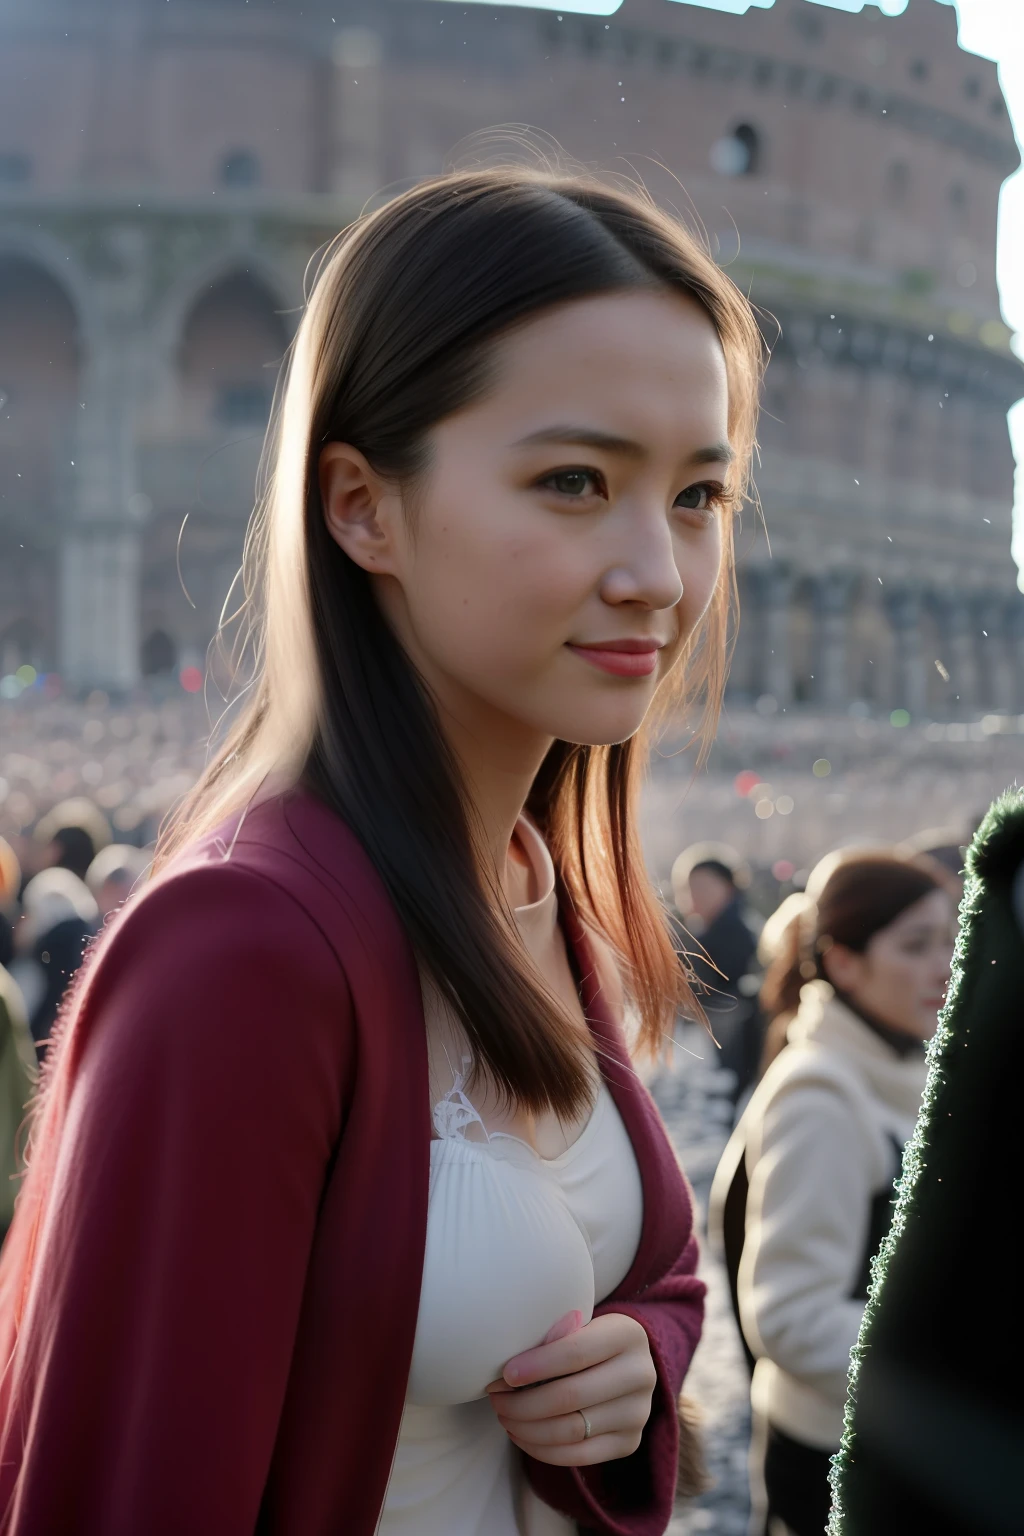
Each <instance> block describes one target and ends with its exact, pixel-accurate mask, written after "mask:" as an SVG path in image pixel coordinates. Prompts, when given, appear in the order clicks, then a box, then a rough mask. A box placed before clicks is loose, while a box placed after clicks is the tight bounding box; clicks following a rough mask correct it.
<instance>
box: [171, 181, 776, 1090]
mask: <svg viewBox="0 0 1024 1536" xmlns="http://www.w3.org/2000/svg"><path fill="white" fill-rule="evenodd" d="M651 287H661V288H664V289H668V290H672V291H675V292H678V293H681V294H685V295H687V296H689V297H690V298H692V299H694V300H696V302H697V303H698V304H700V306H701V307H702V308H703V309H704V311H705V312H706V313H707V314H708V315H709V316H710V318H711V320H712V322H713V323H714V325H715V328H716V330H717V332H718V335H719V337H720V339H721V343H722V348H723V352H724V355H725V359H726V365H727V370H728V381H729V418H730V420H729V429H730V436H731V440H732V444H733V447H734V449H735V451H736V455H737V457H736V463H735V465H734V467H733V470H732V472H731V482H730V487H729V490H730V493H731V498H732V500H733V502H734V503H738V502H739V501H740V500H741V499H742V497H743V495H744V494H745V492H746V490H747V482H748V474H749V466H750V461H751V454H752V449H753V444H754V432H755V421H756V411H757V395H758V388H759V382H760V376H761V371H762V342H761V336H760V332H759V330H758V326H757V323H756V319H755V317H754V313H753V311H752V309H751V307H750V305H749V303H748V302H747V301H746V299H745V298H744V297H743V295H742V294H741V293H740V292H739V290H738V289H737V288H736V287H735V285H734V284H733V283H732V282H731V281H730V279H729V278H728V277H726V276H725V275H724V274H723V273H722V272H721V271H719V269H718V268H717V267H716V265H715V263H714V262H713V261H712V259H711V258H710V256H709V255H708V254H707V253H706V252H705V251H704V250H703V249H702V248H701V247H700V246H699V245H698V243H697V242H696V240H695V239H694V238H693V237H692V236H691V235H690V234H689V233H688V232H687V231H686V230H685V229H683V228H682V227H681V226H680V225H679V224H678V223H677V222H675V221H674V220H673V219H671V218H670V217H669V216H668V215H666V214H664V213H662V212H660V211H659V210H658V209H657V208H656V207H655V206H654V205H653V203H652V202H651V201H650V200H649V199H647V198H646V197H645V196H644V195H643V194H641V193H640V192H638V191H636V190H635V189H633V190H630V189H628V188H624V187H612V186H609V185H606V184H604V183H603V182H601V181H598V180H597V179H595V178H593V177H590V176H588V175H576V174H572V175H568V174H564V173H558V172H550V171H545V172H542V171H538V170H534V169H528V170H526V169H522V168H518V167H517V168H494V169H476V170H469V171H461V172H454V173H451V174H448V175H444V176H441V177H437V178H434V179H431V180H429V181H425V182H422V183H420V184H419V185H418V186H416V187H415V188H413V189H412V190H411V191H408V192H406V193H404V194H403V195H402V196H400V197H397V198H395V199H394V200H393V201H392V202H389V203H387V204H386V205H385V206H383V207H382V208H380V209H378V210H377V211H375V212H372V213H370V214H369V215H367V216H365V217H364V218H362V219H360V220H359V221H358V222H357V223H356V224H354V225H353V226H352V227H351V228H350V229H348V230H347V231H345V233H344V234H343V235H342V236H341V237H339V240H338V241H337V242H336V244H335V246H334V248H333V249H332V250H331V251H330V252H329V254H328V256H327V258H326V260H325V261H324V262H323V264H322V266H321V269H320V272H319V276H318V278H317V280H316V282H315V285H314V287H313V291H312V294H311V296H310V298H309V302H308V304H307V306H306V310H305V313H304V316H303V319H302V322H301V324H300V327H299V331H298V334H297V337H296V340H295V342H294V345H293V348H292V351H291V355H290V358H289V360H288V362H287V364H286V368H285V371H284V374H283V376H282V381H281V384H280V387H279V392H278V404H277V408H276V413H275V420H274V423H273V424H272V428H271V432H270V435H269V437H268V445H267V451H266V459H265V464H266V487H265V494H264V496H263V498H262V501H261V505H260V506H259V508H258V511H257V514H256V518H255V521H254V525H253V528H252V530H251V533H250V538H249V540H248V545H247V552H246V563H245V568H244V569H245V578H244V579H245V592H246V605H247V613H248V621H249V631H250V638H251V640H252V642H253V654H254V655H255V658H256V669H255V675H254V678H253V680H252V682H251V686H250V691H249V696H248V697H249V701H248V703H247V705H246V707H245V709H244V712H243V713H242V714H241V716H240V717H239V718H238V719H237V722H236V724H235V726H234V728H233V730H232V731H231V732H230V734H229V736H228V737H227V739H226V741H225V743H224V745H223V747H222V749H221V750H220V751H219V752H218V754H217V755H216V757H215V758H214V759H213V761H212V762H211V764H210V766H209V767H208V768H207V770H206V772H205V773H204V774H203V776H202V778H201V779H200V781H199V783H198V784H197V786H196V788H195V790H194V791H193V793H192V794H191V796H190V797H189V798H188V800H187V801H186V803H185V805H184V807H183V808H182V810H181V811H180V813H179V814H178V816H177V817H176V819H175V821H174V823H173V824H172V826H171V828H170V829H169V831H168V833H167V835H166V836H165V838H164V839H163V842H162V845H161V847H160V850H159V852H158V864H159V863H163V862H165V861H166V860H167V858H168V857H169V856H170V855H171V854H172V853H173V852H174V851H176V850H177V849H179V848H181V847H183V846H184V845H186V844H188V843H191V842H193V841H194V840H195V839H196V838H197V837H199V836H201V835H203V834H204V833H206V832H208V831H209V830H210V829H212V828H213V827H214V826H216V825H218V824H220V823H222V822H224V820H225V819H226V818H228V817H230V816H232V815H234V814H236V813H239V812H242V811H244V807H245V806H246V805H247V804H249V803H250V802H251V800H252V798H253V797H254V795H255V794H257V793H258V792H259V790H260V788H261V786H263V785H265V784H275V785H280V784H282V783H284V784H296V783H304V784H305V785H306V786H307V787H309V788H310V789H312V790H313V792H314V793H315V794H317V795H318V796H319V797H320V798H321V799H322V800H324V801H325V802H326V803H327V804H328V805H330V806H331V807H333V808H334V809H335V810H336V811H337V812H338V814H339V815H340V816H342V817H343V818H344V819H345V821H346V822H347V823H348V825H349V826H350V827H351V828H352V830H353V831H354V832H355V834H356V835H357V836H358V837H359V839H360V840H361V842H362V843H363V845H364V847H365V848H366V851H367V853H368V854H369V856H370V858H371V860H372V862H373V864H374V866H375V867H376V869H377V871H378V873H379V874H380V876H381V879H382V880H383V882H384V884H385V886H386V887H387V890H388V893H389V895H390V897H391V899H392V901H393V902H394V904H395V907H396V909H397V910H398V913H399V915H400V917H401V919H402V921H403V923H404V925H405V928H406V931H407V932H408V934H409V937H410V939H411V941H412V943H413V945H414V947H415V949H416V952H417V954H418V956H419V958H420V961H421V963H422V964H423V965H424V966H425V968H426V970H427V971H428V972H429V973H430V975H431V977H432V979H433V980H434V981H435V983H436V984H437V986H438V987H439V988H440V990H441V992H442V994H443V996H444V997H445V999H446V1001H447V1003H448V1004H449V1006H450V1007H451V1008H452V1009H453V1011H454V1013H455V1014H456V1016H457V1017H458V1018H459V1020H460V1021H461V1023H462V1025H463V1026H464V1028H465V1030H466V1033H467V1035H468V1037H469V1040H470V1042H471V1045H472V1047H473V1051H474V1055H475V1058H476V1061H477V1064H478V1066H479V1067H480V1068H481V1069H483V1070H485V1071H486V1072H487V1073H488V1074H489V1076H490V1077H491V1078H492V1079H493V1081H494V1083H495V1084H496V1085H497V1086H498V1087H499V1089H500V1090H502V1091H503V1092H505V1093H506V1094H508V1095H509V1096H511V1097H513V1098H515V1099H517V1100H519V1101H521V1102H522V1103H523V1104H525V1105H527V1106H530V1107H533V1108H541V1107H543V1106H545V1105H550V1106H552V1107H553V1108H555V1109H556V1110H558V1111H566V1112H568V1111H572V1110H573V1109H575V1108H577V1107H578V1106H579V1105H580V1104H581V1102H582V1101H583V1098H584V1095H585V1093H586V1076H585V1073H584V1070H583V1062H582V1059H581V1056H580V1052H579V1046H578V1041H577V1037H576V1035H575V1034H574V1032H573V1031H572V1030H571V1029H570V1028H569V1023H568V1021H567V1020H564V1019H560V1018H559V1017H557V1016H553V1014H554V1010H553V1002H552V999H551V997H550V996H549V995H548V994H547V993H546V991H545V990H544V989H543V987H542V986H541V985H540V983H539V982H538V980H537V979H536V978H535V976H533V975H532V974H531V972H530V969H529V968H528V967H527V965H526V964H525V962H524V958H523V956H522V955H521V953H520V952H519V950H518V948H517V946H516V943H515V941H514V938H513V935H512V932H511V930H510V927H509V925H508V923H507V921H505V919H504V918H503V917H502V916H501V915H500V914H499V913H497V912H496V910H495V907H494V905H493V903H492V902H491V901H490V900H488V897H487V893H486V890H485V885H484V881H483V880H482V877H481V871H480V865H479V860H478V858H477V856H476V853H475V850H474V843H473V837H472V820H471V813H470V811H469V808H468V806H467V796H466V793H465V789H464V786H463V783H462V780H461V776H460V772H459V767H458V764H457V763H456V761H455V760H454V758H453V756H452V754H451V752H450V750H449V748H448V746H447V744H446V742H445V738H444V736H443V733H442V731H441V728H440V726H439V723H438V719H437V715H436V712H435V709H434V705H433V703H432V700H431V698H430V697H429V695H428V693H427V691H426V689H425V688H424V686H423V684H422V682H421V680H420V678H419V677H418V676H417V674H416V672H415V670H414V669H413V667H412V666H411V665H410V663H409V661H408V658H407V657H406V655H405V653H404V652H403V650H402V648H401V646H400V645H399V643H398V641H397V639H396V638H395V636H394V635H393V634H392V632H391V630H390V629H389V627H388V625H387V623H386V622H385V620H384V618H383V616H382V614H381V612H380V610H379V609H378V607H377V604H376V602H375V600H374V597H373V593H372V590H371V586H370V583H369V580H368V578H367V576H366V574H365V572H364V571H362V570H361V569H360V568H359V567H358V566H357V565H356V564H355V563H354V562H353V561H351V560H350V559H349V558H348V557H347V556H346V555H345V554H344V553H343V552H342V551H341V550H340V549H339V547H338V546H337V545H336V544H335V543H334V541H333V540H332V539H331V538H330V536H329V534H328V532H327V529H326V527H325V523H324V516H323V507H322V503H321V497H320V492H319V486H318V480H317V464H318V457H319V452H320V448H321V446H322V445H323V444H324V443H325V442H327V441H329V440H331V439H334V440H341V441H345V442H348V443H351V444H353V445H354V446H355V447H357V448H359V449H360V450H361V452H362V453H364V454H365V456H366V458H367V459H368V460H369V462H370V463H371V464H372V465H373V467H374V469H375V470H376V471H377V472H378V473H379V474H380V475H381V476H383V477H384V478H386V479H389V480H392V481H394V482H395V483H397V484H399V485H400V486H402V487H403V488H409V489H410V490H413V489H414V487H415V480H416V477H417V475H418V474H419V473H420V472H421V471H422V470H423V469H424V468H425V466H426V465H427V463H428V461H429V447H430V444H429V434H430V430H431V428H432V427H434V426H435V425H436V424H437V423H438V422H439V421H441V420H442V419H444V418H445V417H447V416H449V415H451V414H452V413H453V412H455V411H458V410H460V409H462V408H463V407H464V406H466V405H467V404H469V403H470V402H471V401H473V400H474V399H475V398H476V397H478V396H479V395H480V394H481V393H482V392H484V391H485V390H486V389H487V387H488V382H489V378H490V373H491V368H490V364H491V358H492V353H493V349H494V346H495V343H496V341H497V340H498V339H499V338H500V337H501V336H502V334H503V333H506V332H507V331H508V330H509V328H510V327H512V326H514V325H517V324H520V323H522V322H523V321H525V320H527V319H529V318H531V317H532V316H535V315H537V314H538V313H539V312H541V311H543V310H545V309H548V308H550V307H552V306H554V305H557V304H562V303H566V302H569V301H572V300H578V299H582V298H585V297H589V296H592V295H596V294H601V293H610V292H615V291H621V290H629V289H641V288H651ZM731 535H732V529H731V521H730V522H729V525H728V528H727V535H726V538H725V541H724V542H725V548H726V555H725V558H724V560H723V565H722V570H721V574H720V579H719V582H718V586H717V590H716V592H715V594H714V598H713V600H712V603H711V605H710V608H709V610H708V613H707V614H706V616H705V619H704V621H703V624H702V626H701V629H700V632H699V633H698V634H696V635H695V636H693V637H692V639H691V641H690V644H689V646H688V648H687V651H686V655H685V657H684V659H683V664H682V665H681V666H680V667H679V668H678V669H677V678H676V682H675V685H674V686H675V687H676V691H677V694H679V693H682V694H683V695H684V696H685V697H686V699H687V700H688V701H689V703H690V704H691V706H692V705H693V704H697V706H698V707H699V709H700V710H701V712H702V729H703V732H704V735H705V738H706V737H707V736H708V735H710V733H711V732H712V731H713V728H714V724H715V721H716V718H717V713H718V709H719V705H720V701H721V694H722V688H723V684H724V675H725V667H726V658H727V649H728V626H729V614H730V607H731V601H732V598H733V596H734V574H733V556H732V536H731ZM644 761H645V753H644V751H643V750H642V746H641V743H640V742H639V741H637V740H635V739H634V740H631V741H627V742H624V743H623V744H621V745H618V746H612V747H587V746H578V745H576V744H574V743H571V742H562V741H559V742H556V743H555V745H554V746H553V747H552V749H551V751H550V753H549V755H548V758H547V761H546V762H545V763H544V765H543V768H542V769H541V772H540V773H539V775H538V777H537V781H536V783H535V784H534V786H533V792H532V794H531V796H530V802H529V809H530V811H531V813H532V814H533V816H534V817H535V818H536V820H537V822H538V824H539V825H540V827H541V830H542V831H543V833H544V834H545V836H546V837H547V839H548V841H549V844H550V846H551V849H552V853H553V856H554V858H555V861H556V866H557V868H558V871H559V875H560V878H561V881H562V883H563V886H564V889H565V892H566V894H567V897H568V899H569V900H570V901H571V902H572V903H574V905H575V906H576V908H577V910H578V911H579V913H580V915H581V916H582V917H583V918H584V920H586V921H588V922H591V923H593V924H594V925H595V926H597V927H598V928H599V929H600V930H601V932H602V933H603V934H604V935H605V936H606V937H607V939H608V940H609V941H610V943H611V944H612V946H613V948H614V949H615V951H616V952H617V955H618V956H619V958H620V960H621V962H622V964H623V969H624V973H625V983H626V988H627V993H628V995H629V997H630V999H631V1001H632V1003H633V1006H634V1008H635V1011H636V1013H637V1014H638V1016H639V1020H640V1026H641V1027H640V1035H641V1038H642V1040H643V1041H645V1042H646V1043H647V1044H649V1045H654V1044H656V1043H658V1042H659V1041H660V1039H661V1036H662V1034H663V1031H664V1028H665V1024H666V1021H667V1019H668V1018H669V1017H670V1010H671V1009H672V1008H673V1007H674V1006H675V1004H676V1003H677V1002H678V1001H680V1000H681V999H682V997H683V996H685V994H686V991H687V989H686V983H685V980H684V978H683V973H682V970H681V967H680V965H679V963H678V961H677V958H676V956H675V954H674V952H673V949H672V945H671V942H670V939H669V937H668V934H667V931H666V927H665V924H664V921H663V917H662V913H661V910H660V908H659V906H658V903H657V901H656V899H655V896H654V893H653V891H652V889H651V886H650V883H649V881H648V878H647V875H646V873H645V870H644V864H643V859H642V855H641V850H640V846H639V842H638V838H637V834H636V829H635V815H634V809H635V801H636V796H637V791H638V786H639V781H640V777H641V774H642V772H643V766H644Z"/></svg>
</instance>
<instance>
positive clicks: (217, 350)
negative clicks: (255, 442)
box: [178, 272, 288, 435]
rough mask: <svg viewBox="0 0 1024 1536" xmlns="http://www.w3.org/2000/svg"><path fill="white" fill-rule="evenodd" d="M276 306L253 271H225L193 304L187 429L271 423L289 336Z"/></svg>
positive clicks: (185, 368)
mask: <svg viewBox="0 0 1024 1536" xmlns="http://www.w3.org/2000/svg"><path fill="white" fill-rule="evenodd" d="M278 309H279V306H278V305H277V304H276V302H275V300H274V299H273V297H272V295H271V294H270V293H269V292H268V291H267V289H266V288H265V287H264V285H263V284H262V283H261V282H258V281H257V280H256V279H255V278H253V277H251V276H250V275H249V273H248V272H238V273H233V274H231V275H230V276H228V277H224V278H221V280H220V281H219V282H216V283H213V284H212V285H211V286H210V287H209V288H208V289H207V290H206V292H205V293H204V294H203V295H202V296H201V297H200V298H199V299H198V300H197V301H196V303H195V304H194V305H193V308H192V311H191V313H190V314H189V316H188V318H187V320H186V321H185V326H184V329H183V331H182V337H181V346H180V349H179V352H178V377H179V381H180V390H181V403H182V408H183V411H182V414H183V416H184V418H185V420H184V421H183V423H182V425H183V426H184V427H185V429H186V430H187V431H189V432H201V433H203V434H204V435H207V434H211V433H212V434H214V435H222V428H224V427H228V428H232V429H237V428H238V427H248V428H250V429H253V430H256V431H262V430H263V428H264V427H265V426H266V424H267V417H268V416H269V414H270V402H271V399H272V397H273V392H274V381H275V379H276V377H277V368H278V365H279V363H280V361H281V357H282V356H283V354H284V349H285V347H286V346H287V344H288V332H287V329H286V327H285V324H284V321H283V319H282V318H281V315H280V314H279V313H278Z"/></svg>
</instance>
